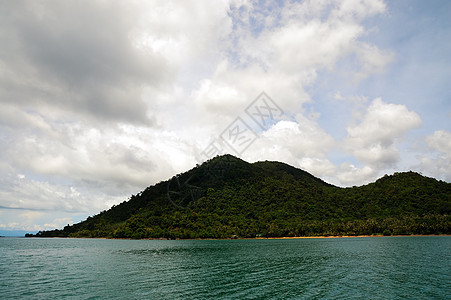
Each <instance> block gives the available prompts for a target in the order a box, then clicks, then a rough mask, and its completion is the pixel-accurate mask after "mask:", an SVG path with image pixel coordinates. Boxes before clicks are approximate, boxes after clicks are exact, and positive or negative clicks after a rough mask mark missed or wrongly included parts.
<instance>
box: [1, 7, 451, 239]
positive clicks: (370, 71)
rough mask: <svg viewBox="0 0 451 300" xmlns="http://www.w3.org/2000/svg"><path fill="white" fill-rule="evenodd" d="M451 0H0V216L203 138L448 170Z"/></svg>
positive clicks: (9, 220)
mask: <svg viewBox="0 0 451 300" xmlns="http://www.w3.org/2000/svg"><path fill="white" fill-rule="evenodd" d="M450 15H451V2H450V1H447V0H444V1H438V0H433V1H422V0H409V1H407V0H397V1H382V0H368V1H365V0H342V1H338V0H337V1H335V0H333V1H328V0H310V1H309V0H305V1H245V0H222V1H209V0H205V1H103V0H81V1H75V0H67V1H56V0H48V1H40V0H33V1H24V0H17V1H8V0H0V45H1V46H0V231H1V232H7V231H12V230H15V231H17V230H25V231H29V232H35V231H38V230H45V229H54V228H62V227H64V226H65V225H67V224H73V223H77V222H80V221H82V220H84V219H86V217H87V216H90V215H94V214H97V213H99V212H100V211H103V210H106V209H108V208H110V207H111V206H112V205H115V204H118V203H121V202H123V201H126V200H128V199H129V198H130V196H131V195H132V194H137V193H139V192H140V191H142V190H143V189H145V188H146V187H147V186H150V185H153V184H155V183H158V182H160V181H165V180H168V179H170V178H171V177H172V176H174V175H175V174H178V173H182V172H184V171H187V170H189V169H191V168H193V167H194V166H195V165H196V164H200V163H202V162H203V161H205V160H206V159H208V158H211V157H213V156H215V155H217V154H223V153H230V154H233V155H235V156H237V157H240V158H242V159H244V160H246V161H249V162H255V161H262V160H276V161H281V162H285V163H288V164H290V165H293V166H295V167H298V168H301V169H303V170H306V171H308V172H310V173H312V174H313V175H315V176H317V177H320V178H321V179H323V180H325V181H327V182H329V183H332V184H335V185H337V186H341V187H347V186H354V185H357V186H359V185H363V184H367V183H369V182H372V181H374V180H376V179H377V178H379V177H381V176H383V175H384V174H392V173H394V172H402V171H409V170H412V171H416V172H420V173H421V174H423V175H425V176H429V177H434V178H437V179H439V180H444V181H447V182H450V181H451V89H450V88H449V84H450V82H449V80H450V78H451V55H450V53H451V21H450V18H449V16H450Z"/></svg>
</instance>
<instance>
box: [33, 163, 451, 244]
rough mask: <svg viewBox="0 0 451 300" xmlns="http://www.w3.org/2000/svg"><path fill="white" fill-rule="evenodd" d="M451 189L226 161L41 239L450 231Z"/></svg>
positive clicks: (417, 179) (410, 175)
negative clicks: (341, 179) (354, 183)
mask: <svg viewBox="0 0 451 300" xmlns="http://www.w3.org/2000/svg"><path fill="white" fill-rule="evenodd" d="M450 211H451V184H449V183H446V182H443V181H437V180H435V179H433V178H427V177H424V176H422V175H420V174H418V173H414V172H406V173H395V174H394V175H391V176H384V177H383V178H381V179H379V180H377V181H376V182H374V183H371V184H368V185H365V186H361V187H353V188H338V187H335V186H332V185H330V184H327V183H325V182H323V181H322V180H320V179H318V178H315V177H314V176H312V175H311V174H309V173H307V172H305V171H302V170H299V169H296V168H294V167H291V166H289V165H286V164H283V163H277V162H259V163H254V164H249V163H246V162H244V161H242V160H240V159H237V158H235V157H233V156H229V155H226V156H221V157H217V158H215V159H213V160H210V161H208V162H206V163H204V164H203V165H201V166H197V167H196V168H194V169H192V170H190V171H188V172H186V173H183V174H179V175H178V176H177V177H175V178H173V179H171V180H170V181H167V182H161V183H159V184H157V185H155V186H152V187H149V188H147V189H145V190H144V191H142V192H141V193H139V194H138V195H133V196H132V197H131V198H130V199H129V201H126V202H123V203H121V204H120V205H118V206H114V207H112V208H111V209H110V210H108V211H103V212H101V213H100V214H98V215H96V216H93V217H89V218H88V219H87V220H86V221H84V222H81V223H78V224H74V225H72V226H66V227H65V228H64V229H61V230H52V231H42V232H39V233H38V234H36V236H38V237H50V236H55V237H56V236H58V237H65V236H70V237H108V238H133V239H142V238H174V239H176V238H180V239H193V238H230V237H246V238H247V237H282V236H286V237H294V236H319V235H325V236H330V235H372V234H384V235H407V234H449V233H451V217H450Z"/></svg>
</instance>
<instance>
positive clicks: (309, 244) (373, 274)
mask: <svg viewBox="0 0 451 300" xmlns="http://www.w3.org/2000/svg"><path fill="white" fill-rule="evenodd" d="M450 255H451V237H439V236H437V237H373V238H341V239H338V238H337V239H335V238H331V239H290V240H216V241H215V240H213V241H207V240H205V241H201V240H194V241H159V240H158V241H154V240H151V241H149V240H142V241H131V240H96V239H29V238H1V239H0V298H2V299H344V298H346V299H353V298H354V299H368V298H370V299H401V298H402V299H422V298H423V299H450V298H451V262H450V261H451V260H450Z"/></svg>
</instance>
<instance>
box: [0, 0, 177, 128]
mask: <svg viewBox="0 0 451 300" xmlns="http://www.w3.org/2000/svg"><path fill="white" fill-rule="evenodd" d="M88 2H89V3H88ZM41 4H42V2H39V1H14V2H12V1H11V2H10V3H8V2H7V3H2V11H3V14H2V18H1V19H2V21H0V26H1V27H2V30H1V34H0V43H1V44H2V50H0V51H1V52H0V55H1V56H0V63H1V64H2V65H3V66H4V69H5V70H7V71H8V72H9V74H7V75H8V76H2V82H0V84H1V85H2V86H3V87H5V90H4V91H3V92H2V94H1V97H2V102H5V101H7V102H14V103H22V104H23V105H43V106H45V105H51V106H52V107H55V106H56V107H59V108H61V109H63V110H71V111H74V112H76V113H77V112H78V113H80V114H82V115H84V114H87V115H90V116H94V117H95V118H100V119H107V120H108V119H112V120H115V121H116V120H117V121H123V122H124V121H125V122H130V123H147V124H149V123H150V121H151V120H150V119H149V118H148V116H147V111H148V104H149V103H146V102H145V101H144V100H143V99H141V89H142V88H143V87H151V88H158V87H159V86H161V85H162V84H164V82H165V81H166V80H168V79H170V78H172V74H173V70H172V69H171V67H170V66H169V64H168V62H167V61H166V60H165V59H164V58H163V57H162V56H161V55H159V54H156V53H154V52H152V51H151V50H149V49H146V51H143V50H142V49H138V48H137V47H135V46H134V42H133V40H132V33H133V29H134V28H133V26H132V25H133V18H132V15H131V14H127V7H125V6H121V5H119V4H117V3H108V2H91V1H76V2H75V1H73V2H60V1H54V2H53V3H52V5H45V6H44V5H41ZM87 4H89V5H87ZM23 88H25V90H24V89H23Z"/></svg>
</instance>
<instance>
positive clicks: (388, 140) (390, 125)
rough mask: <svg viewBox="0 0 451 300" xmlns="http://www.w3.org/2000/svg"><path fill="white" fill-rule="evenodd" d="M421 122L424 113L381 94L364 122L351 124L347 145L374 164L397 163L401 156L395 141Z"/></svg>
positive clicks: (381, 165) (355, 154) (368, 110)
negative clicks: (421, 115) (384, 99)
mask: <svg viewBox="0 0 451 300" xmlns="http://www.w3.org/2000/svg"><path fill="white" fill-rule="evenodd" d="M421 123H422V122H421V118H420V116H419V115H418V114H417V113H415V112H413V111H409V110H408V109H407V107H406V106H405V105H400V104H389V103H385V102H384V101H382V100H381V99H380V98H377V99H375V100H373V101H372V103H371V104H370V106H369V107H368V108H367V110H366V113H365V115H364V116H363V118H362V120H361V122H360V123H359V124H357V125H354V126H349V127H348V128H347V133H348V134H347V137H346V138H345V140H344V149H345V150H346V151H347V152H349V153H351V154H352V155H354V156H355V157H356V158H357V159H359V160H360V161H362V162H363V163H366V164H369V165H370V166H373V167H379V168H386V167H390V166H393V165H394V164H396V163H397V162H398V161H399V159H400V157H399V151H398V149H397V148H396V145H395V143H396V142H397V141H398V140H399V139H400V138H401V137H402V136H403V135H404V134H405V133H407V132H408V131H409V130H411V129H413V128H417V127H419V126H420V125H421Z"/></svg>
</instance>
